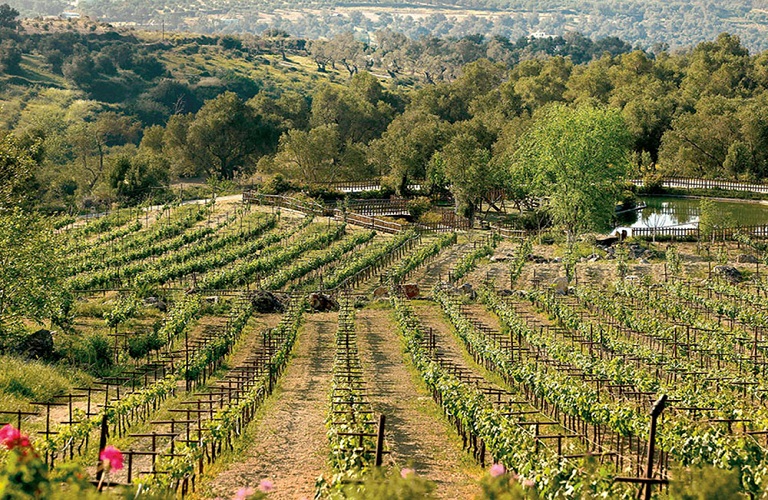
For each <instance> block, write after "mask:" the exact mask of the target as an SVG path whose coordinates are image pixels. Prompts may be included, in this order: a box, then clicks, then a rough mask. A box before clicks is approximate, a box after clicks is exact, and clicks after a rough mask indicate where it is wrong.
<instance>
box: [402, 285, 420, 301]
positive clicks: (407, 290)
mask: <svg viewBox="0 0 768 500" xmlns="http://www.w3.org/2000/svg"><path fill="white" fill-rule="evenodd" d="M403 294H404V295H405V298H406V299H415V298H416V297H418V296H419V285H417V284H416V283H407V284H405V285H403Z"/></svg>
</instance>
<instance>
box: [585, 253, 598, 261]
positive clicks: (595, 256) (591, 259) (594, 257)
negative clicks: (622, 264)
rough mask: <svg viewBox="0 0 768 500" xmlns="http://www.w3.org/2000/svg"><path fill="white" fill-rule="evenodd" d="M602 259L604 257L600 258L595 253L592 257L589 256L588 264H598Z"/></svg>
mask: <svg viewBox="0 0 768 500" xmlns="http://www.w3.org/2000/svg"><path fill="white" fill-rule="evenodd" d="M600 259H602V257H600V256H599V255H597V254H596V253H593V254H592V255H590V256H589V258H588V259H587V261H588V262H597V261H598V260H600Z"/></svg>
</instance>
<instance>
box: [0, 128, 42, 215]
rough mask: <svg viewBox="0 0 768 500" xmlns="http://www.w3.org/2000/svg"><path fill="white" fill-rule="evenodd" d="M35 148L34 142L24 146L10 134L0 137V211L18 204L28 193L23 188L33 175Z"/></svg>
mask: <svg viewBox="0 0 768 500" xmlns="http://www.w3.org/2000/svg"><path fill="white" fill-rule="evenodd" d="M36 149H37V144H36V143H35V144H34V145H33V146H32V148H24V147H22V146H21V145H20V144H19V142H18V141H17V140H16V139H14V138H13V136H11V135H5V136H3V137H0V212H2V211H3V210H6V209H8V208H10V207H12V206H16V205H19V204H20V203H22V202H23V201H24V198H25V197H26V196H27V195H28V194H29V193H27V192H25V191H26V190H25V189H24V188H25V187H26V186H27V185H28V183H29V182H30V181H31V180H32V179H33V177H34V171H35V167H36V163H35V160H34V158H33V156H32V154H33V153H34V152H35V151H36Z"/></svg>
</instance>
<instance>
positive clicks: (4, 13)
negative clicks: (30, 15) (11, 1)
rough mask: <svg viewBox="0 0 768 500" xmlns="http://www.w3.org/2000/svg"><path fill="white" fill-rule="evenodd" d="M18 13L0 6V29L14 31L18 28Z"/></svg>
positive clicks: (7, 7) (5, 5)
mask: <svg viewBox="0 0 768 500" xmlns="http://www.w3.org/2000/svg"><path fill="white" fill-rule="evenodd" d="M18 17H19V11H18V10H16V9H14V8H13V7H11V6H10V5H8V4H7V3H4V4H0V28H8V29H12V30H14V29H16V28H18V27H19V24H20V23H19V20H18Z"/></svg>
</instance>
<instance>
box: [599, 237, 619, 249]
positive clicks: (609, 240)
mask: <svg viewBox="0 0 768 500" xmlns="http://www.w3.org/2000/svg"><path fill="white" fill-rule="evenodd" d="M618 241H619V237H618V236H605V237H601V238H597V239H596V240H595V244H597V245H599V246H601V247H606V248H608V247H610V246H611V245H613V244H614V243H617V242H618Z"/></svg>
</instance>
